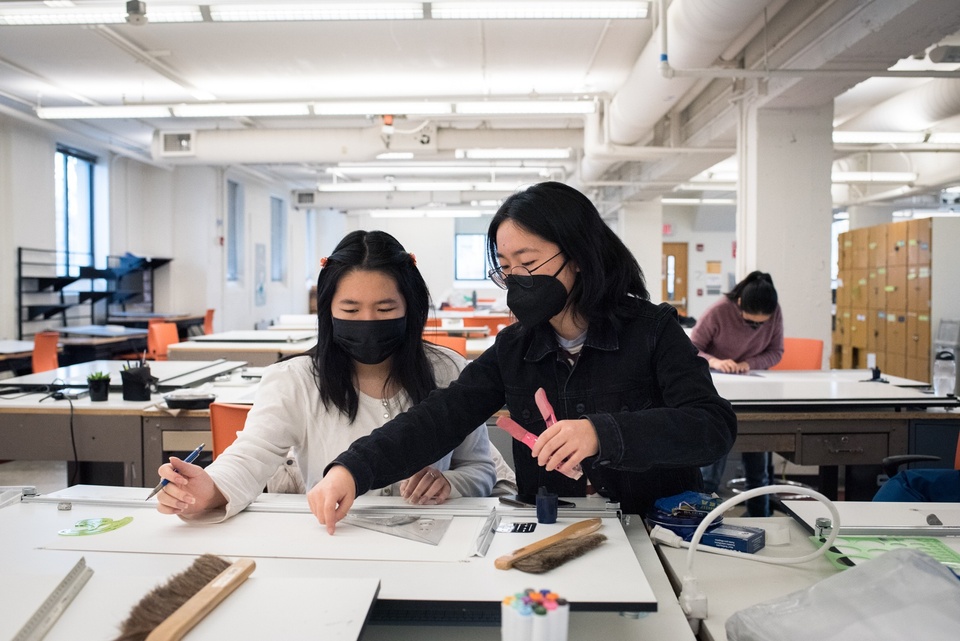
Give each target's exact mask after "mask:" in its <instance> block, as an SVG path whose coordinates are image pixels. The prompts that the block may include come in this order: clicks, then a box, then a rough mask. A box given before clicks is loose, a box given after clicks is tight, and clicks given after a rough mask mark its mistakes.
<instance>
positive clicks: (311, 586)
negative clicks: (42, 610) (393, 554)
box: [0, 554, 379, 641]
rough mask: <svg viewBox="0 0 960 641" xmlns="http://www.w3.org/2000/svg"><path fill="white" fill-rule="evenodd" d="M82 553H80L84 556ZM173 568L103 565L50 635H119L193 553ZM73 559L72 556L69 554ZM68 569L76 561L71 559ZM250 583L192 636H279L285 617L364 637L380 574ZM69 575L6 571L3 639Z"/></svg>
mask: <svg viewBox="0 0 960 641" xmlns="http://www.w3.org/2000/svg"><path fill="white" fill-rule="evenodd" d="M79 556H80V555H79V554H78V555H76V557H77V558H79ZM169 558H170V561H169V574H166V575H163V576H156V575H131V576H116V575H111V574H107V573H105V572H98V571H97V568H96V562H95V561H94V562H93V564H92V565H91V568H92V569H93V576H91V577H90V580H89V581H88V582H87V583H86V585H85V586H84V587H83V588H82V589H81V590H80V593H79V594H77V596H76V598H75V599H74V600H73V602H72V603H71V604H70V606H69V607H67V609H66V611H65V612H64V613H63V615H61V617H60V618H59V620H58V621H57V622H56V624H55V625H54V626H53V628H52V629H51V630H50V632H49V633H48V634H47V635H46V636H45V637H44V641H75V640H76V639H112V638H114V637H116V636H117V634H118V633H119V626H120V624H121V623H122V622H123V621H124V620H126V618H127V617H128V616H129V614H130V609H131V608H132V607H133V606H134V605H136V604H137V603H138V602H139V601H140V599H141V598H142V597H143V596H144V595H145V594H147V593H149V592H150V591H151V590H152V589H153V588H154V587H156V586H157V585H159V584H162V583H164V582H166V581H167V580H168V579H169V577H170V576H173V575H174V574H176V573H178V572H180V571H182V570H184V569H185V568H186V567H188V566H189V565H190V563H191V562H192V560H191V559H181V558H178V557H169ZM64 560H66V557H64ZM64 568H65V569H64V571H65V572H66V570H67V569H68V568H69V564H68V563H64ZM259 570H260V568H257V569H255V570H254V571H253V574H252V575H251V576H250V578H249V579H247V580H246V581H245V582H244V583H243V585H241V586H240V587H239V588H237V590H236V592H234V593H233V594H231V595H230V596H229V597H228V598H227V599H226V600H225V601H224V602H223V603H221V604H220V605H219V606H218V607H217V608H216V609H214V610H213V612H211V613H210V614H209V615H207V617H206V618H204V620H203V621H201V622H200V623H199V624H198V625H197V626H196V627H195V628H194V629H193V630H191V631H190V632H189V633H188V634H187V636H186V639H187V641H189V640H190V639H224V638H229V639H231V640H232V641H239V640H245V639H249V640H251V641H254V640H256V641H261V640H263V639H272V638H276V636H277V634H278V622H281V621H282V630H283V637H284V638H288V639H308V638H318V639H319V638H325V639H338V640H339V639H345V640H348V639H358V638H360V634H361V632H362V630H363V625H364V623H365V621H366V619H367V616H368V614H369V612H370V610H371V608H372V607H373V603H374V601H375V599H376V596H377V591H378V589H379V583H378V581H377V580H376V579H369V578H368V579H359V578H358V579H348V578H326V577H315V578H305V577H289V578H280V577H270V576H258V574H261V572H260V571H259ZM61 578H62V576H55V575H49V574H37V575H21V574H18V573H15V574H6V573H5V576H4V581H3V584H4V585H3V586H0V638H2V639H11V638H13V636H14V635H15V634H16V633H17V631H18V630H19V629H20V628H21V627H22V626H23V625H24V623H26V621H27V619H29V618H30V615H31V614H32V613H33V612H35V611H36V609H37V608H38V607H39V606H40V605H41V604H42V602H43V599H44V598H45V596H46V595H47V594H49V593H50V591H51V590H53V589H54V587H55V586H56V585H57V582H58V581H59V580H60V579H61Z"/></svg>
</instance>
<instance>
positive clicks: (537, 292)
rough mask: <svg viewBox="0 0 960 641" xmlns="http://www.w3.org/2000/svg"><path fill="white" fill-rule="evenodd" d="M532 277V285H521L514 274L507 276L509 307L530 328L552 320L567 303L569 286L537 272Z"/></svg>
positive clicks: (521, 322)
mask: <svg viewBox="0 0 960 641" xmlns="http://www.w3.org/2000/svg"><path fill="white" fill-rule="evenodd" d="M564 264H566V263H564ZM561 269H563V268H562V267H561ZM557 273H559V272H557ZM530 278H531V282H530V287H521V286H520V285H518V284H517V281H516V279H515V278H514V277H513V276H507V307H509V308H510V311H511V312H513V315H514V316H516V317H517V320H519V321H520V324H521V325H523V326H524V327H528V328H529V327H534V326H536V325H539V324H540V323H542V322H544V321H546V320H550V319H551V318H553V317H554V316H556V315H557V314H559V313H560V312H562V311H563V308H564V307H565V306H566V304H567V288H566V287H564V286H563V283H561V282H560V281H559V280H557V279H556V278H554V277H553V276H546V275H543V276H540V275H537V274H534V275H533V276H531V277H530Z"/></svg>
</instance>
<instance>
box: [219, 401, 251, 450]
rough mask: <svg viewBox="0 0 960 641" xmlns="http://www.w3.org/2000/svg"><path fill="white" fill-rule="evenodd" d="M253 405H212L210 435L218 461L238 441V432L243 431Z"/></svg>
mask: <svg viewBox="0 0 960 641" xmlns="http://www.w3.org/2000/svg"><path fill="white" fill-rule="evenodd" d="M251 407H253V405H237V404H234V403H210V434H211V440H212V442H211V444H210V445H211V448H212V453H213V458H214V459H216V458H217V457H218V456H220V454H221V453H222V452H223V451H224V450H225V449H227V447H228V446H229V445H230V444H231V443H233V442H234V441H235V440H237V432H239V431H240V430H242V429H243V424H244V423H245V422H246V421H247V414H248V413H249V412H250V408H251Z"/></svg>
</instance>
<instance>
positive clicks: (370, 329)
mask: <svg viewBox="0 0 960 641" xmlns="http://www.w3.org/2000/svg"><path fill="white" fill-rule="evenodd" d="M332 320H333V342H334V343H336V344H337V345H339V346H340V347H342V348H343V351H345V352H346V353H347V354H349V355H350V357H351V358H353V360H355V361H357V362H358V363H363V364H364V365H376V364H377V363H382V362H383V361H385V360H387V358H389V357H390V355H391V354H393V353H394V352H395V351H397V348H398V347H400V344H401V343H402V342H403V338H404V336H405V335H406V332H407V317H406V316H401V317H400V318H389V319H387V320H369V321H366V320H365V321H360V320H344V319H342V318H333V319H332Z"/></svg>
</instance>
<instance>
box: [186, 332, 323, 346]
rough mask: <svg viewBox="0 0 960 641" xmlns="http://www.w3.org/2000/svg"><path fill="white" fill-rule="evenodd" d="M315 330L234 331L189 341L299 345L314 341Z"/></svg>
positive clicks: (205, 335) (194, 337) (194, 338)
mask: <svg viewBox="0 0 960 641" xmlns="http://www.w3.org/2000/svg"><path fill="white" fill-rule="evenodd" d="M316 337H317V330H315V329H312V330H310V329H300V330H292V331H281V330H270V329H264V330H257V329H251V330H234V331H230V332H218V333H216V334H204V335H203V336H193V337H191V338H190V340H191V341H194V342H197V343H300V342H303V341H307V340H310V339H316Z"/></svg>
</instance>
